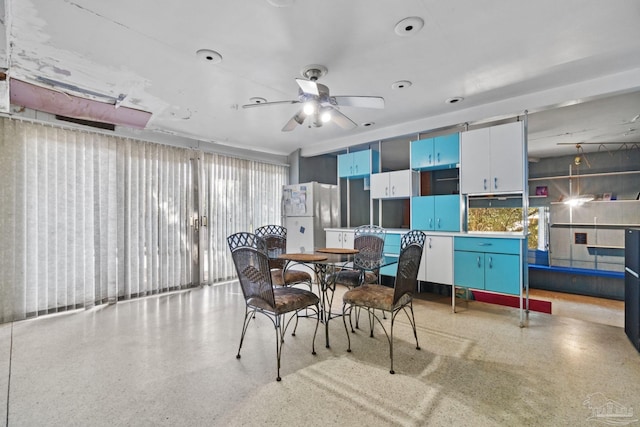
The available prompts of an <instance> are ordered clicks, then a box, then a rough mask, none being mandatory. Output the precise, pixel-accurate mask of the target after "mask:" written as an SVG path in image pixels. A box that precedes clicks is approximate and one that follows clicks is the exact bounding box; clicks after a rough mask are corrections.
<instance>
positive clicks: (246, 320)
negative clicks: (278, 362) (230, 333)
mask: <svg viewBox="0 0 640 427" xmlns="http://www.w3.org/2000/svg"><path fill="white" fill-rule="evenodd" d="M255 316H256V310H255V309H254V310H252V311H249V307H245V309H244V321H243V322H242V333H241V334H240V345H239V346H238V354H236V359H240V349H241V348H242V342H243V341H244V335H245V334H246V333H247V328H248V327H249V322H251V319H252V318H255Z"/></svg>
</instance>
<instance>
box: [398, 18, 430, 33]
mask: <svg viewBox="0 0 640 427" xmlns="http://www.w3.org/2000/svg"><path fill="white" fill-rule="evenodd" d="M423 26H424V21H423V20H422V18H419V17H417V16H410V17H409V18H404V19H403V20H402V21H400V22H398V23H397V24H396V26H395V28H394V31H395V32H396V34H397V35H399V36H402V37H406V36H412V35H414V34H416V33H418V32H420V30H421V29H422V27H423Z"/></svg>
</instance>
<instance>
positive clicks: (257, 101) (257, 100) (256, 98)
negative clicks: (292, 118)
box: [249, 96, 267, 104]
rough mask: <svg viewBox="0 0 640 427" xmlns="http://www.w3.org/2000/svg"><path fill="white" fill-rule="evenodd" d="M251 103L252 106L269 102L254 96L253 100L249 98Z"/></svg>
mask: <svg viewBox="0 0 640 427" xmlns="http://www.w3.org/2000/svg"><path fill="white" fill-rule="evenodd" d="M249 102H250V103H252V104H264V103H265V102H267V100H266V99H264V98H260V97H259V96H254V97H253V98H249Z"/></svg>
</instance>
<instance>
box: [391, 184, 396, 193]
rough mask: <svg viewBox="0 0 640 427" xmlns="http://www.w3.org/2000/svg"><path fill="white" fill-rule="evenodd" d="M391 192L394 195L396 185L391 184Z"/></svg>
mask: <svg viewBox="0 0 640 427" xmlns="http://www.w3.org/2000/svg"><path fill="white" fill-rule="evenodd" d="M391 194H393V195H395V194H396V186H395V185H394V186H392V187H391Z"/></svg>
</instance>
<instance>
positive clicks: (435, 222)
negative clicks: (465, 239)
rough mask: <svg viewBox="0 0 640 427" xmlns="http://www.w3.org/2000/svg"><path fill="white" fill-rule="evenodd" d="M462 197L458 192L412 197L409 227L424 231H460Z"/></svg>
mask: <svg viewBox="0 0 640 427" xmlns="http://www.w3.org/2000/svg"><path fill="white" fill-rule="evenodd" d="M461 215H462V199H461V198H460V195H459V194H447V195H440V196H420V197H413V198H412V205H411V228H412V229H417V230H424V231H460V229H461V227H460V222H461V221H460V218H461Z"/></svg>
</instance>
